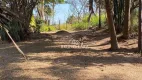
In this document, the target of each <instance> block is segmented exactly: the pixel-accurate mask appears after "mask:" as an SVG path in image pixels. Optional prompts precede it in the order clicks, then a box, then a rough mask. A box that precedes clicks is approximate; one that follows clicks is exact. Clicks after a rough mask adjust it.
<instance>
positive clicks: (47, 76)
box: [0, 31, 142, 80]
mask: <svg viewBox="0 0 142 80" xmlns="http://www.w3.org/2000/svg"><path fill="white" fill-rule="evenodd" d="M74 34H83V35H86V36H87V37H86V36H85V39H84V41H83V45H86V46H85V48H84V49H80V48H79V47H78V45H76V44H75V43H77V42H75V41H76V40H77V39H76V37H74ZM96 34H97V35H96ZM39 36H40V37H38V38H37V39H35V40H31V41H26V42H20V43H18V44H19V45H20V48H21V49H22V50H23V51H24V52H25V53H26V54H27V55H28V57H29V61H27V62H25V61H24V59H23V57H22V56H21V55H20V54H19V53H18V52H17V50H16V49H15V48H14V46H13V45H12V44H8V43H5V44H2V43H0V80H141V79H142V58H140V57H139V55H138V54H133V52H134V51H135V50H136V48H137V40H136V39H131V40H127V41H123V42H122V41H120V42H119V46H120V48H121V49H120V50H118V51H115V52H111V51H108V50H106V49H108V48H109V47H110V45H109V38H108V36H109V35H108V34H107V33H102V32H101V31H98V32H96V33H95V34H94V35H93V36H91V35H90V32H89V31H86V32H84V31H81V32H74V33H69V34H64V35H62V34H61V33H60V34H52V35H46V34H44V35H42V37H41V35H39ZM50 36H52V37H53V41H54V42H52V40H51V38H50ZM88 36H89V37H88ZM36 37H37V36H36ZM77 37H78V36H77ZM73 40H74V41H73ZM71 48H72V49H71Z"/></svg>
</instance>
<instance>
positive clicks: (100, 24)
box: [99, 0, 102, 28]
mask: <svg viewBox="0 0 142 80" xmlns="http://www.w3.org/2000/svg"><path fill="white" fill-rule="evenodd" d="M101 26H102V25H101V0H99V28H101Z"/></svg>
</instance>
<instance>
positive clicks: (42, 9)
mask: <svg viewBox="0 0 142 80" xmlns="http://www.w3.org/2000/svg"><path fill="white" fill-rule="evenodd" d="M41 14H42V16H41V19H42V20H45V14H44V0H42V4H41Z"/></svg>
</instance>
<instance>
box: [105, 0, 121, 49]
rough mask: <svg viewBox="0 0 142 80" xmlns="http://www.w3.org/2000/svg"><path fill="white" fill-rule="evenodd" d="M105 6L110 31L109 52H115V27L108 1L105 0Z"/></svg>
mask: <svg viewBox="0 0 142 80" xmlns="http://www.w3.org/2000/svg"><path fill="white" fill-rule="evenodd" d="M105 6H106V12H107V19H108V25H109V30H110V39H111V50H116V49H118V43H117V36H116V31H115V26H114V22H113V18H112V11H111V7H110V0H105Z"/></svg>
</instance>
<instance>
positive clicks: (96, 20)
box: [72, 14, 106, 30]
mask: <svg viewBox="0 0 142 80" xmlns="http://www.w3.org/2000/svg"><path fill="white" fill-rule="evenodd" d="M101 23H102V26H104V25H105V24H106V16H105V14H102V15H101ZM98 24H99V16H98V15H92V17H91V19H90V24H88V15H86V16H84V17H83V18H82V21H81V22H79V23H78V22H75V23H73V25H72V26H73V28H74V30H84V29H88V27H89V26H93V27H96V26H98Z"/></svg>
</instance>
